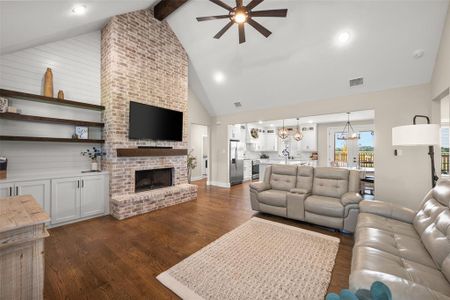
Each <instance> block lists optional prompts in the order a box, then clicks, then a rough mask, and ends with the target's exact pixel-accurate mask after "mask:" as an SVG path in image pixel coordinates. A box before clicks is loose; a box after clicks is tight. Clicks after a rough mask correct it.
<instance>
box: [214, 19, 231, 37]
mask: <svg viewBox="0 0 450 300" xmlns="http://www.w3.org/2000/svg"><path fill="white" fill-rule="evenodd" d="M233 24H234V22H233V21H230V22H229V23H228V24H227V25H225V27H223V28H222V29H221V30H220V31H219V32H218V33H217V34H216V35H215V36H214V38H215V39H220V37H221V36H222V35H223V34H224V33H225V31H227V30H228V29H230V27H231V26H233Z"/></svg>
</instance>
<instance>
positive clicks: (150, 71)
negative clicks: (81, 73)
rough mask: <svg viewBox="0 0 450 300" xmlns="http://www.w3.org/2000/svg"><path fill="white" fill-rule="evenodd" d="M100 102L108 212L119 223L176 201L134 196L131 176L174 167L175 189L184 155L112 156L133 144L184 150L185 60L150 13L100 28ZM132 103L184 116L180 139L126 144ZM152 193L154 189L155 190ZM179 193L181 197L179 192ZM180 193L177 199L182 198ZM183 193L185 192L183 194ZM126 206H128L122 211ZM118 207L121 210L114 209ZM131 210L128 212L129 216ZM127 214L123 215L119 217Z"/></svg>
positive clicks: (182, 175)
mask: <svg viewBox="0 0 450 300" xmlns="http://www.w3.org/2000/svg"><path fill="white" fill-rule="evenodd" d="M101 66H102V67H101V90H102V92H101V98H102V105H104V106H105V112H104V122H105V128H104V138H105V150H106V153H107V155H106V157H105V159H104V162H103V166H104V169H106V170H107V171H109V172H110V196H111V199H112V201H111V212H112V214H113V216H115V217H116V218H118V219H122V218H124V217H128V216H131V215H136V214H139V213H143V212H146V211H150V210H153V209H156V208H159V207H162V206H168V205H171V204H176V203H179V202H180V199H176V198H177V197H174V196H173V195H172V196H171V197H169V198H168V199H162V200H161V199H160V198H161V196H160V195H161V194H164V193H161V191H158V192H155V193H156V194H157V195H159V196H158V197H159V198H158V197H156V198H155V197H153V196H152V191H150V192H145V194H142V193H138V194H135V193H134V180H135V178H134V172H135V170H145V169H154V168H174V170H175V172H174V178H173V179H174V180H173V182H174V185H183V186H185V187H187V189H188V190H189V191H190V193H189V197H186V196H183V197H182V198H183V200H184V201H187V200H191V199H194V198H196V190H195V193H194V194H193V193H192V189H193V187H192V186H190V187H188V185H186V184H187V167H186V156H172V157H132V158H121V157H117V153H116V149H117V148H136V147H137V146H171V147H173V148H187V144H188V140H187V139H188V120H187V118H188V110H187V105H188V100H187V95H188V60H187V54H186V52H185V50H184V49H183V47H182V45H181V44H180V42H179V41H178V39H177V37H176V36H175V34H174V33H173V31H172V30H171V29H170V27H169V25H168V24H167V22H160V21H158V20H156V19H155V18H154V17H153V12H152V11H151V10H149V9H147V10H140V11H135V12H131V13H127V14H123V15H119V16H115V17H113V18H111V20H110V21H109V23H108V24H107V25H106V26H105V27H104V28H103V30H102V41H101ZM130 101H136V102H141V103H144V104H150V105H154V106H159V107H163V108H168V109H173V110H177V111H182V112H183V118H184V119H183V141H182V142H167V141H166V142H163V141H152V140H129V139H128V118H129V102H130ZM155 191H156V190H155ZM181 194H182V193H181ZM181 194H180V195H181ZM183 195H184V194H183ZM146 197H147V199H152V200H151V201H153V202H154V199H160V200H161V201H162V202H164V204H163V205H159V204H154V203H153V202H152V205H147V208H146V209H144V208H142V209H137V208H136V207H140V206H139V205H135V204H136V203H135V201H137V202H139V201H144V202H145V200H146ZM127 205H128V206H129V207H127ZM118 206H120V209H119V208H118ZM130 211H131V212H132V213H130ZM122 212H126V213H122Z"/></svg>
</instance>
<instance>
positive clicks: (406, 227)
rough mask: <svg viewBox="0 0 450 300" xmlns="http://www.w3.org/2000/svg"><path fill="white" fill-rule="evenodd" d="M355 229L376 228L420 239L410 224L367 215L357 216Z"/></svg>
mask: <svg viewBox="0 0 450 300" xmlns="http://www.w3.org/2000/svg"><path fill="white" fill-rule="evenodd" d="M356 227H357V230H360V228H364V227H371V228H378V229H381V230H384V231H388V232H394V233H397V234H402V235H406V236H409V237H412V238H415V239H420V237H419V235H418V234H417V233H416V231H415V230H414V227H413V225H412V224H409V223H405V222H401V221H397V220H394V219H389V218H386V217H382V216H378V215H373V214H368V213H360V214H359V216H358V223H357V225H356Z"/></svg>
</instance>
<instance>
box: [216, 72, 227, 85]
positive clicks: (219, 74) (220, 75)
mask: <svg viewBox="0 0 450 300" xmlns="http://www.w3.org/2000/svg"><path fill="white" fill-rule="evenodd" d="M213 77H214V80H215V81H216V82H217V83H223V82H224V81H225V75H224V74H223V73H222V72H216V73H214V76H213Z"/></svg>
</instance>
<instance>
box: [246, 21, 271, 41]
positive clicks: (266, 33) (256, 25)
mask: <svg viewBox="0 0 450 300" xmlns="http://www.w3.org/2000/svg"><path fill="white" fill-rule="evenodd" d="M247 22H248V24H250V25H251V26H252V27H253V28H255V29H256V30H258V31H259V33H261V34H262V35H263V36H265V37H268V36H269V35H271V34H272V32H271V31H270V30H268V29H267V28H266V27H264V26H262V25H261V24H259V23H258V22H256V21H255V20H253V19H251V18H250V19H248V20H247Z"/></svg>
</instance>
